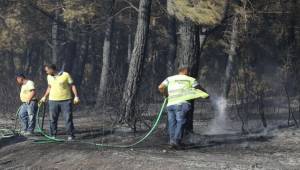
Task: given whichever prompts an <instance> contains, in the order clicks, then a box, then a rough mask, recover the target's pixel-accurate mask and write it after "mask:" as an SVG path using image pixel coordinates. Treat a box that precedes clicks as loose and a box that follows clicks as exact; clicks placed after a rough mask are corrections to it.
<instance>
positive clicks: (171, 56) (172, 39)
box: [167, 0, 177, 76]
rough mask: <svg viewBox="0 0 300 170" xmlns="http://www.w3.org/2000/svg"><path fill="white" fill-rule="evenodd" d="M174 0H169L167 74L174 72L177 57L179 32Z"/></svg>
mask: <svg viewBox="0 0 300 170" xmlns="http://www.w3.org/2000/svg"><path fill="white" fill-rule="evenodd" d="M172 2H173V0H168V2H167V10H168V45H169V47H168V59H167V75H168V76H171V75H172V74H174V66H175V65H174V61H175V59H176V48H177V34H176V31H177V30H176V18H175V16H174V11H173V10H172V8H171V6H172Z"/></svg>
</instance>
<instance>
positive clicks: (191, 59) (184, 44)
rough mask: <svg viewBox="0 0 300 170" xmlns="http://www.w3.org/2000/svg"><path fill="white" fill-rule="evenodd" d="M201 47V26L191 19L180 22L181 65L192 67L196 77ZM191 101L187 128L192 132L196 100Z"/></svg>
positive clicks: (179, 46) (193, 74)
mask: <svg viewBox="0 0 300 170" xmlns="http://www.w3.org/2000/svg"><path fill="white" fill-rule="evenodd" d="M199 49H200V41H199V27H198V26H197V25H195V24H194V23H193V22H191V21H189V20H185V21H183V22H180V24H179V38H178V53H177V58H178V62H179V67H188V68H190V75H191V76H192V77H195V78H196V77H197V76H198V70H199V62H200V58H199ZM190 102H191V109H190V111H189V112H188V114H187V125H186V130H187V131H190V132H192V131H193V115H194V101H190Z"/></svg>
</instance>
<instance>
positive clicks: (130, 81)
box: [121, 0, 151, 121]
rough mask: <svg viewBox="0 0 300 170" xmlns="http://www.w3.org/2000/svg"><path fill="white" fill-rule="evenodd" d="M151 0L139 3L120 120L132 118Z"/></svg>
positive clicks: (142, 60)
mask: <svg viewBox="0 0 300 170" xmlns="http://www.w3.org/2000/svg"><path fill="white" fill-rule="evenodd" d="M150 13H151V0H141V1H140V5H139V14H138V24H137V30H136V35H135V41H134V48H133V52H132V56H131V60H130V65H129V71H128V75H127V80H126V85H125V89H124V93H123V98H122V110H123V114H122V116H121V120H122V121H124V120H125V121H130V120H132V119H134V117H135V114H134V109H133V108H134V107H133V105H134V99H135V96H136V93H137V89H138V82H139V79H140V76H141V73H142V69H143V62H144V59H145V57H146V47H147V39H148V32H149V22H150Z"/></svg>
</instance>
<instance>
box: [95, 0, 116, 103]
mask: <svg viewBox="0 0 300 170" xmlns="http://www.w3.org/2000/svg"><path fill="white" fill-rule="evenodd" d="M114 5H115V0H112V1H111V2H110V7H109V15H108V18H107V21H106V22H107V25H106V30H105V37H104V43H103V54H102V70H101V77H100V84H99V90H98V96H97V106H99V105H100V104H101V101H103V100H102V99H104V98H105V93H106V90H107V83H108V78H109V75H110V74H109V70H110V62H111V41H112V35H113V25H114V17H113V12H114Z"/></svg>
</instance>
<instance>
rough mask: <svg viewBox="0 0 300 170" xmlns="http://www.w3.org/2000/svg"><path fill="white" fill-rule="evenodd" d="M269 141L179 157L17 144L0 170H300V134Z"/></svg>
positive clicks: (148, 150)
mask: <svg viewBox="0 0 300 170" xmlns="http://www.w3.org/2000/svg"><path fill="white" fill-rule="evenodd" d="M272 136H275V137H270V136H269V137H268V138H265V137H262V138H257V137H256V138H251V137H248V139H257V140H236V139H234V140H232V142H230V140H229V142H228V139H227V140H223V141H222V140H221V139H220V138H214V139H213V138H212V139H209V140H210V141H209V142H208V143H210V145H207V144H202V145H199V146H198V147H193V148H189V149H187V150H183V151H173V150H164V149H165V148H164V147H159V146H151V147H149V146H150V145H148V144H145V146H142V147H140V148H135V149H96V148H95V147H93V146H85V145H79V144H75V143H73V144H43V145H38V144H33V143H32V142H31V141H22V140H20V142H18V143H11V144H8V143H6V144H5V146H2V148H1V149H0V155H1V156H0V169H84V170H85V169H118V170H120V169H128V170H132V169H145V170H148V169H149V170H153V169H170V170H181V169H197V170H199V169H205V170H206V169H207V170H213V169H216V170H217V169H237V170H242V169H269V170H276V169H278V170H285V169H288V170H299V169H300V130H295V129H284V130H278V131H275V132H272ZM260 139H264V140H260ZM153 140H155V139H150V141H149V142H153ZM225 141H227V142H225ZM147 145H148V146H147Z"/></svg>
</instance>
